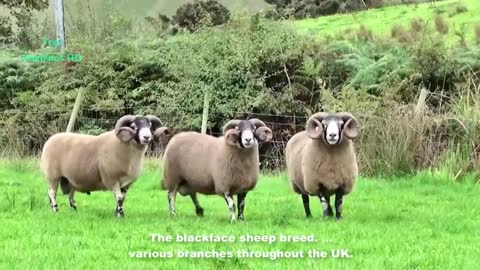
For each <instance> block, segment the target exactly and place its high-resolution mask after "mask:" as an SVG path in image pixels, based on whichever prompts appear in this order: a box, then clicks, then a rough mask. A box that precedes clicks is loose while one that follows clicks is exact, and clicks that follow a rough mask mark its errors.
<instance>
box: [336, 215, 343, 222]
mask: <svg viewBox="0 0 480 270" xmlns="http://www.w3.org/2000/svg"><path fill="white" fill-rule="evenodd" d="M342 219H343V218H342V216H336V217H335V221H342Z"/></svg>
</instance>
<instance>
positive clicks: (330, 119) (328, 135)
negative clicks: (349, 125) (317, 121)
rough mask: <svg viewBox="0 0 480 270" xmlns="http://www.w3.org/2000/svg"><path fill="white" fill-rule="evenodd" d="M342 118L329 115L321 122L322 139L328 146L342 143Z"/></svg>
mask: <svg viewBox="0 0 480 270" xmlns="http://www.w3.org/2000/svg"><path fill="white" fill-rule="evenodd" d="M344 124H345V123H344V122H343V120H342V118H340V117H338V116H335V115H330V116H327V117H325V118H324V119H323V120H322V126H323V138H324V139H325V142H327V144H330V145H334V144H340V143H341V142H342V139H343V136H342V130H343V127H344Z"/></svg>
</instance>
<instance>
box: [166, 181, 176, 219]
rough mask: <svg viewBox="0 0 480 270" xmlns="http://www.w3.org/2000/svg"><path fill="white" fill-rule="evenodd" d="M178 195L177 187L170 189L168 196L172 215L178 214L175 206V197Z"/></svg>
mask: <svg viewBox="0 0 480 270" xmlns="http://www.w3.org/2000/svg"><path fill="white" fill-rule="evenodd" d="M176 197H177V188H174V189H172V190H170V191H168V194H167V198H168V209H169V211H170V216H172V217H173V216H175V215H176V214H177V210H176V208H175V199H176Z"/></svg>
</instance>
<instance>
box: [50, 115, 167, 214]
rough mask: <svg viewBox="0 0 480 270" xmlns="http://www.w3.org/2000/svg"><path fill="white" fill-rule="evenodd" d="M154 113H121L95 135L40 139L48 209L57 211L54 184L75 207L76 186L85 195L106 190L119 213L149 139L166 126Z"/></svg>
mask: <svg viewBox="0 0 480 270" xmlns="http://www.w3.org/2000/svg"><path fill="white" fill-rule="evenodd" d="M162 126H163V125H162V123H161V121H160V119H158V118H157V117H155V116H153V115H148V116H140V115H136V116H133V115H125V116H123V117H121V118H120V119H119V120H118V121H117V123H116V125H115V129H114V130H111V131H108V132H105V133H102V134H100V135H98V136H93V135H86V134H77V133H57V134H55V135H53V136H51V137H50V138H49V139H48V140H47V142H46V143H45V145H44V147H43V149H42V154H41V170H42V172H43V174H44V177H45V180H46V182H47V185H48V198H49V200H50V206H51V208H52V210H53V212H57V211H58V205H57V201H56V193H57V189H58V185H59V184H60V187H61V189H62V192H63V194H68V201H69V204H70V207H71V208H72V209H73V210H77V206H76V204H75V200H74V194H75V191H78V192H82V193H87V194H90V192H92V191H97V190H110V191H112V192H113V194H114V198H115V199H116V202H117V207H116V209H115V215H116V216H117V217H123V216H124V211H123V202H124V200H125V196H126V193H127V190H128V188H129V187H130V186H131V185H132V184H133V182H135V181H136V180H137V178H138V177H139V175H140V172H141V170H142V164H143V158H144V154H145V152H146V150H147V147H148V145H149V143H150V141H151V140H152V133H153V137H154V139H155V140H157V141H160V140H161V139H162V140H163V136H164V135H167V134H169V132H170V131H169V129H168V128H166V127H162Z"/></svg>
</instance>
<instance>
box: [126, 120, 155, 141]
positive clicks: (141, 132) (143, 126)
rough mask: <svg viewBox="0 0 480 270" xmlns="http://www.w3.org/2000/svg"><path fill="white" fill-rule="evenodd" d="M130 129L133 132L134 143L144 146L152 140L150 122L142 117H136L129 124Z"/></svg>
mask: <svg viewBox="0 0 480 270" xmlns="http://www.w3.org/2000/svg"><path fill="white" fill-rule="evenodd" d="M130 128H131V129H132V130H133V131H134V133H135V135H134V136H133V139H134V141H135V143H137V144H141V145H146V144H149V143H150V141H151V140H152V129H151V128H152V122H150V119H148V118H147V117H144V116H136V117H135V120H134V121H133V122H132V123H131V124H130Z"/></svg>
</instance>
